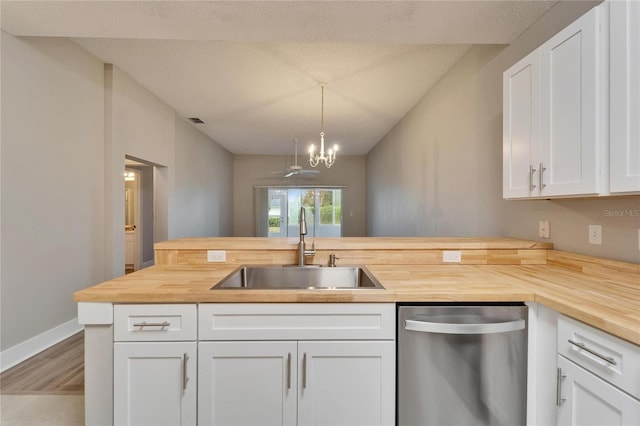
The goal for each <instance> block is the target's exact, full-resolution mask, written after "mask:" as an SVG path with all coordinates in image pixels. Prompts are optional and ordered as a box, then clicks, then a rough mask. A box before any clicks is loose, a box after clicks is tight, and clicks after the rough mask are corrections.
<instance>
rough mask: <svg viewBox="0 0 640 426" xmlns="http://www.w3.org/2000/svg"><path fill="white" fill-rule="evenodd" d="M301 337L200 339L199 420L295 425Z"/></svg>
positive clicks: (218, 422) (221, 423)
mask: <svg viewBox="0 0 640 426" xmlns="http://www.w3.org/2000/svg"><path fill="white" fill-rule="evenodd" d="M297 346H298V345H297V342H201V343H200V344H199V347H198V352H199V353H198V360H199V361H198V362H199V365H198V375H199V383H198V423H199V424H201V425H226V426H232V425H294V424H296V410H297V408H296V404H297V380H296V372H297V369H296V368H295V363H296V359H297V350H298V348H297Z"/></svg>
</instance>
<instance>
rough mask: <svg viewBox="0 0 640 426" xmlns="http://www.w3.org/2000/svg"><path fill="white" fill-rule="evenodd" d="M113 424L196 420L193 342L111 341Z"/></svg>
mask: <svg viewBox="0 0 640 426" xmlns="http://www.w3.org/2000/svg"><path fill="white" fill-rule="evenodd" d="M113 350H114V358H113V363H114V377H113V386H114V391H113V393H114V395H113V416H114V424H116V425H154V426H161V425H167V426H169V425H171V426H176V425H195V424H196V343H195V342H144V343H139V342H137V343H134V342H126V343H115V344H114V349H113Z"/></svg>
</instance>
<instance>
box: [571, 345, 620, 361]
mask: <svg viewBox="0 0 640 426" xmlns="http://www.w3.org/2000/svg"><path fill="white" fill-rule="evenodd" d="M567 341H568V342H569V343H571V344H572V345H574V346H577V347H579V348H580V349H583V350H585V351H587V352H589V353H590V354H592V355H595V356H597V357H598V358H600V359H601V360H603V361H607V362H608V363H609V364H611V365H618V363H617V362H616V360H615V359H613V358H612V357H610V356H604V355H602V354H599V353H598V352H596V351H594V350H593V349H591V348H588V347H587V345H585V344H584V343H582V342H576V341H574V340H571V339H569V340H567Z"/></svg>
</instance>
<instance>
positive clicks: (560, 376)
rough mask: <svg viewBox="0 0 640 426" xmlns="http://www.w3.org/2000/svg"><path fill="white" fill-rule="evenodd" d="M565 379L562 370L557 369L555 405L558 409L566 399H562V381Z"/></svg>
mask: <svg viewBox="0 0 640 426" xmlns="http://www.w3.org/2000/svg"><path fill="white" fill-rule="evenodd" d="M565 377H567V375H566V374H562V368H560V367H558V371H557V372H556V405H557V406H558V407H559V406H561V405H562V403H563V402H565V401H566V400H567V398H563V397H562V381H563V380H564V379H565Z"/></svg>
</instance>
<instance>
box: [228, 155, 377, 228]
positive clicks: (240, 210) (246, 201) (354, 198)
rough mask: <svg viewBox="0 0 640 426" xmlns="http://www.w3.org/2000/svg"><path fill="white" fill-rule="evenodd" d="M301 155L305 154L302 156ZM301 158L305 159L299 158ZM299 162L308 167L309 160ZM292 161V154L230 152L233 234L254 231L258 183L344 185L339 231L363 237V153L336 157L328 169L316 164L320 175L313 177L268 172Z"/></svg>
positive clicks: (364, 214)
mask: <svg viewBox="0 0 640 426" xmlns="http://www.w3.org/2000/svg"><path fill="white" fill-rule="evenodd" d="M303 157H304V156H303ZM302 161H304V160H302ZM302 161H301V160H300V157H299V160H298V162H299V164H300V165H302V167H303V168H306V169H309V168H310V167H309V165H308V163H303V162H302ZM291 164H293V158H292V156H286V155H282V156H277V155H274V156H270V155H234V156H233V235H234V236H235V237H247V236H253V235H255V219H254V206H253V202H254V201H253V188H254V186H260V185H274V186H275V185H281V186H293V185H301V186H304V185H314V186H321V185H344V186H346V189H345V190H344V192H343V200H342V204H343V206H342V209H343V213H342V215H343V217H342V226H343V227H342V235H343V236H344V237H362V236H365V235H366V212H365V204H366V178H367V173H366V160H365V157H364V156H342V157H338V159H337V160H336V162H335V164H334V165H333V166H332V167H331V168H330V169H327V168H326V167H324V166H322V167H321V166H318V167H317V168H316V170H319V171H320V174H319V175H316V177H314V178H301V177H294V178H289V179H282V178H279V177H278V176H277V175H274V174H270V172H274V171H279V170H285V169H287V167H289V166H290V165H291Z"/></svg>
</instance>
